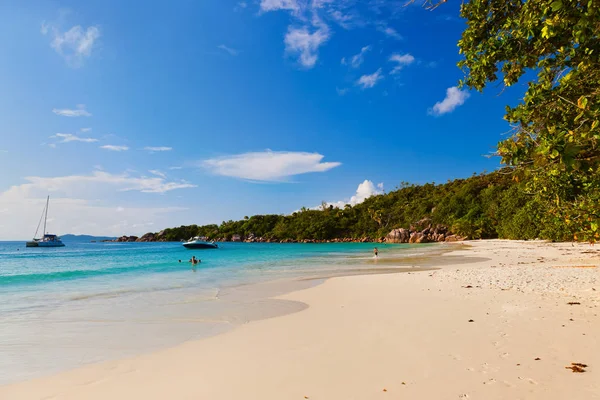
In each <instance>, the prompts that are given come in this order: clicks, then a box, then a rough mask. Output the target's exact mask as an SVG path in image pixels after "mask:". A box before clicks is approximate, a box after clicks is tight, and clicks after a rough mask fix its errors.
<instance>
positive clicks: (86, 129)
mask: <svg viewBox="0 0 600 400" xmlns="http://www.w3.org/2000/svg"><path fill="white" fill-rule="evenodd" d="M91 130H92V128H81V129H80V130H79V131H80V132H82V133H85V132H89V131H91Z"/></svg>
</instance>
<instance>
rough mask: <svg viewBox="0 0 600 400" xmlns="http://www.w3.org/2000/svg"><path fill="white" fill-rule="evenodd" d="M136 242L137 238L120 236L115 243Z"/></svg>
mask: <svg viewBox="0 0 600 400" xmlns="http://www.w3.org/2000/svg"><path fill="white" fill-rule="evenodd" d="M136 240H138V237H137V236H121V237H120V238H118V239H116V240H115V242H135V241H136Z"/></svg>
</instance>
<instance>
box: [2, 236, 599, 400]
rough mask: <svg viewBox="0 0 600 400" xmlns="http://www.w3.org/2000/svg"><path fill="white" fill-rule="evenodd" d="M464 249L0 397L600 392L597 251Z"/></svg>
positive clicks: (543, 246)
mask: <svg viewBox="0 0 600 400" xmlns="http://www.w3.org/2000/svg"><path fill="white" fill-rule="evenodd" d="M469 245H470V246H471V247H470V248H468V249H464V250H460V251H457V252H455V253H456V254H457V255H460V254H462V255H467V256H474V257H479V258H481V257H484V258H485V259H487V260H486V261H480V260H481V259H479V261H477V262H475V263H465V264H462V265H451V266H444V267H442V268H441V269H439V270H435V271H424V272H410V273H402V274H387V275H365V276H350V277H342V278H333V279H330V280H328V281H326V282H325V283H324V284H322V285H320V286H316V287H313V288H310V289H306V290H302V291H298V292H294V293H290V294H287V295H284V296H281V297H279V298H280V299H285V300H288V301H296V302H302V303H305V304H307V305H308V306H309V307H308V308H306V309H304V310H303V311H300V312H297V313H294V314H289V315H285V316H281V317H277V318H272V319H267V320H261V321H256V322H251V323H248V324H246V325H244V326H242V327H240V328H238V329H236V330H234V331H231V332H229V333H226V334H222V335H219V336H216V337H212V338H209V339H204V340H200V341H196V342H188V343H184V344H182V345H180V346H177V347H175V348H171V349H167V350H163V351H159V352H156V353H152V354H148V355H144V356H139V357H135V358H132V359H126V360H120V361H114V362H106V363H102V364H96V365H90V366H87V367H82V368H79V369H76V370H73V371H68V372H65V373H61V374H58V375H55V376H51V377H47V378H42V379H36V380H32V381H27V382H23V383H18V384H14V385H9V386H4V387H0V399H10V400H13V399H14V400H17V399H53V400H54V399H77V400H80V399H102V400H105V399H113V400H115V399H210V400H217V399H261V400H269V399H273V400H282V399H300V400H302V399H314V400H319V399H326V400H334V399H340V400H341V399H344V400H349V399H361V400H363V399H485V400H490V399H544V400H549V399H561V400H562V399H571V400H578V399H581V400H584V399H585V400H588V399H600V339H599V338H600V317H599V315H598V314H599V312H600V308H599V307H598V306H599V305H600V268H597V267H598V266H600V248H598V249H597V248H595V247H591V246H589V245H578V244H575V245H571V244H549V243H544V242H513V241H510V242H509V241H499V240H495V241H481V242H469ZM581 267H586V268H581ZM568 303H575V304H571V305H570V304H568ZM571 363H583V364H586V365H587V367H586V368H584V369H585V372H584V373H574V372H572V371H571V370H569V369H566V368H565V367H567V366H570V365H571Z"/></svg>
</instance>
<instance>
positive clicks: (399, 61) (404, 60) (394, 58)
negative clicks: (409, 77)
mask: <svg viewBox="0 0 600 400" xmlns="http://www.w3.org/2000/svg"><path fill="white" fill-rule="evenodd" d="M390 61H391V62H394V63H396V66H395V67H394V69H393V70H392V72H391V73H392V74H397V73H398V72H400V71H402V68H404V67H406V66H407V65H410V64H412V63H414V62H415V58H414V57H413V56H412V55H411V54H399V53H396V54H392V55H391V56H390Z"/></svg>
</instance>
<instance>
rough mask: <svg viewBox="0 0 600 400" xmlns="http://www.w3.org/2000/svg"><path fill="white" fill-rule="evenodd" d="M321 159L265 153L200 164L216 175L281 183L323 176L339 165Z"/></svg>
mask: <svg viewBox="0 0 600 400" xmlns="http://www.w3.org/2000/svg"><path fill="white" fill-rule="evenodd" d="M323 158H324V156H323V155H321V154H318V153H304V152H288V151H270V150H267V151H263V152H253V153H243V154H237V155H232V156H225V157H219V158H213V159H209V160H205V161H203V162H202V166H203V167H205V168H207V169H209V170H210V171H211V172H212V173H214V174H216V175H223V176H229V177H233V178H241V179H247V180H250V181H265V182H278V181H279V182H281V181H285V180H286V179H287V178H289V177H292V176H295V175H300V174H306V173H309V172H325V171H328V170H330V169H332V168H335V167H338V166H340V165H341V163H339V162H322V160H323Z"/></svg>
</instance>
